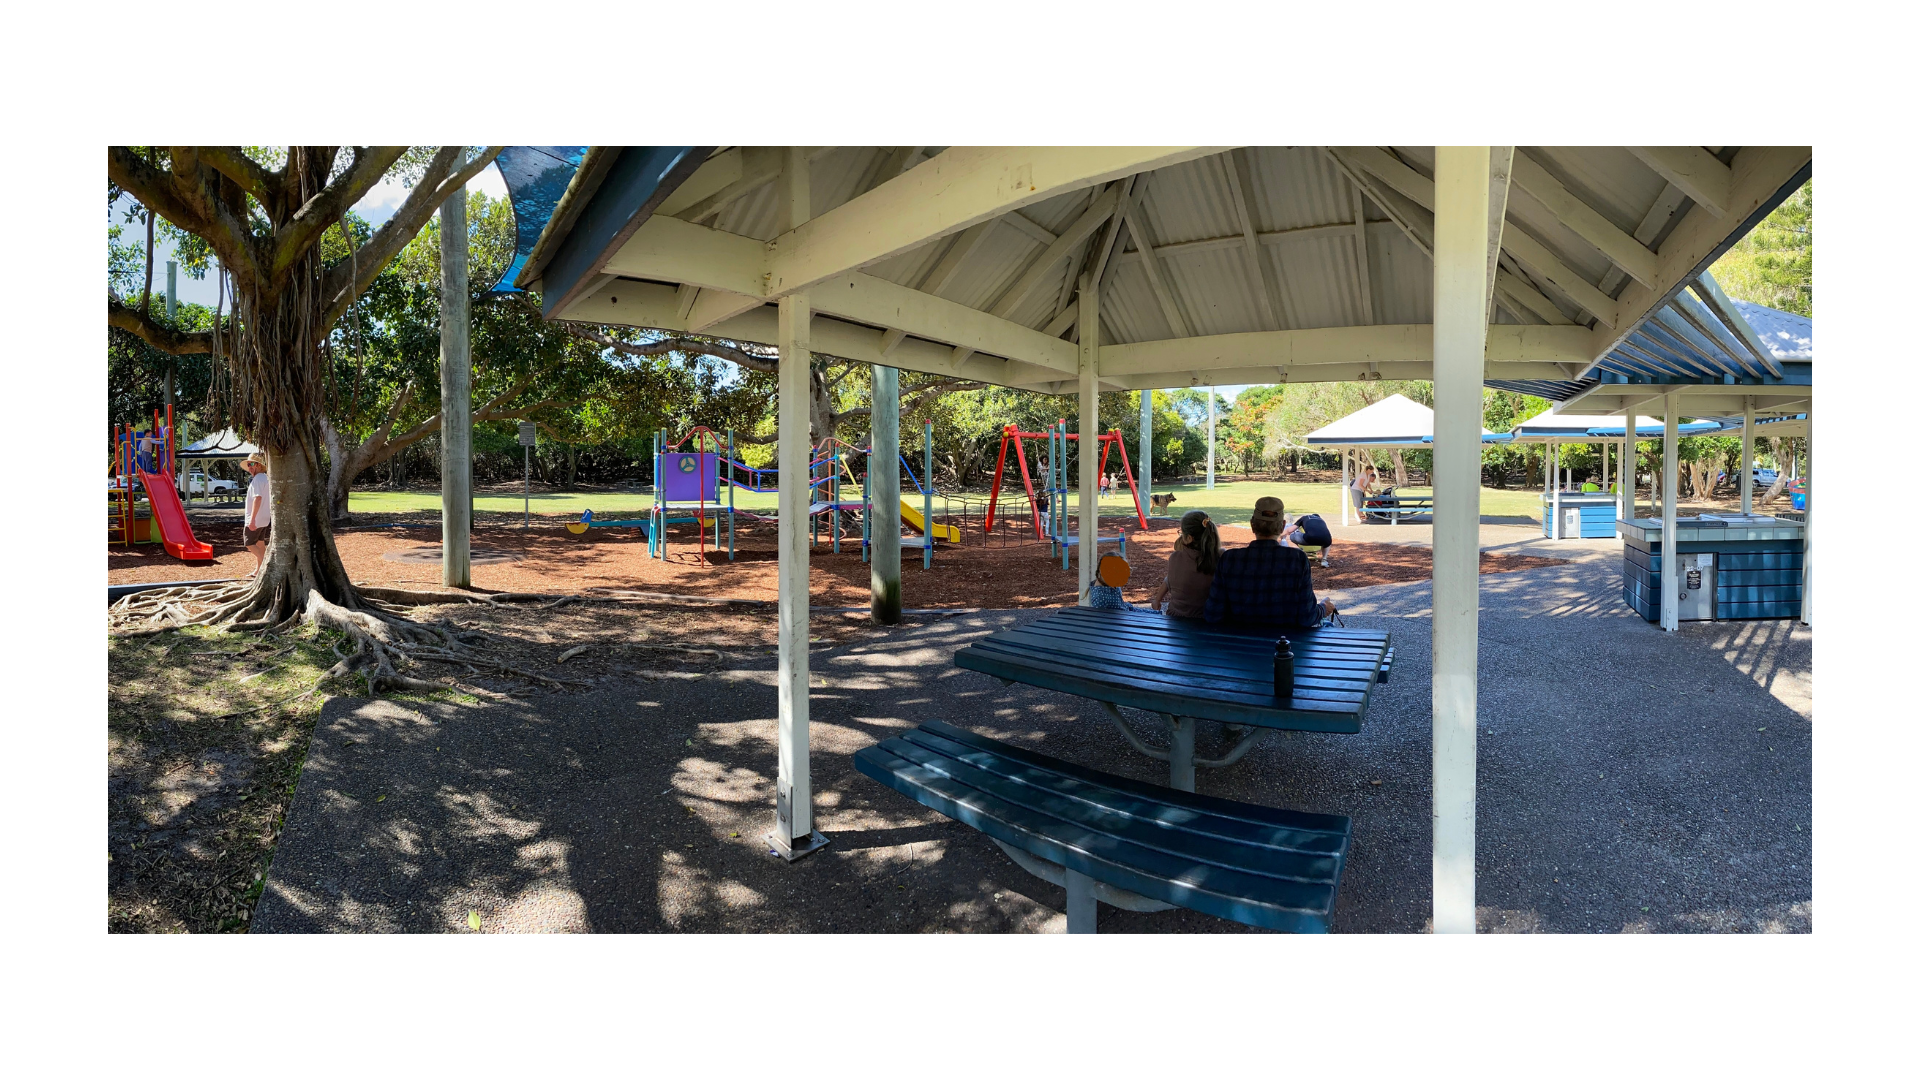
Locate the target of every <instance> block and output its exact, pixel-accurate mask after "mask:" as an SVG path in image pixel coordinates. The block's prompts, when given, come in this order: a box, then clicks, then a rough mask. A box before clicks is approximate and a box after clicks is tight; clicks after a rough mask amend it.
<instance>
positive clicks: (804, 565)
mask: <svg viewBox="0 0 1920 1080" xmlns="http://www.w3.org/2000/svg"><path fill="white" fill-rule="evenodd" d="M784 156H785V161H784V162H783V168H782V171H781V174H780V180H779V183H778V185H777V188H778V193H777V194H778V198H779V203H780V217H781V218H782V219H783V224H784V225H785V227H786V228H787V229H789V230H791V229H793V228H796V227H797V226H799V225H800V224H802V223H803V222H805V221H806V219H807V217H808V215H809V214H810V212H811V203H812V196H811V194H810V185H809V172H808V163H807V156H806V150H805V148H804V147H798V146H792V147H787V148H785V151H784ZM812 325H813V301H812V298H811V297H809V296H808V295H806V294H805V293H789V294H788V295H786V296H783V297H781V298H780V328H779V349H780V372H779V418H778V419H779V431H778V434H777V438H778V440H779V451H778V453H779V463H780V474H779V475H780V525H779V537H780V551H779V558H780V572H779V591H780V610H779V639H780V646H779V647H780V666H779V673H778V675H777V676H776V683H777V686H778V689H779V701H780V705H779V708H780V713H779V741H780V771H779V775H778V777H777V780H776V786H775V789H774V824H773V832H772V833H770V834H768V836H767V840H768V842H769V843H770V844H772V845H773V849H774V850H775V851H777V852H779V853H780V855H781V857H782V858H784V859H786V860H787V861H788V862H792V861H793V860H795V859H798V858H801V857H802V856H805V855H810V854H812V853H813V852H815V851H818V850H819V849H821V848H823V847H825V846H826V845H827V838H826V837H824V836H822V835H820V833H819V832H817V831H816V830H815V829H814V827H813V776H812V772H811V761H810V760H809V754H810V749H811V739H810V737H809V733H808V729H807V728H808V708H807V707H808V704H809V702H808V697H807V688H808V685H809V683H810V681H811V679H812V676H811V673H810V666H809V664H808V657H807V615H808V603H809V601H810V596H809V593H808V588H807V584H808V552H807V503H808V501H809V499H810V498H811V496H812V489H811V488H810V487H809V486H808V482H807V481H808V479H809V475H808V469H807V463H808V459H809V458H810V457H811V455H812V450H813V429H812V419H811V417H810V415H809V410H808V408H807V406H808V400H809V398H808V395H809V393H810V390H811V387H810V382H811V379H810V377H809V376H810V374H811V368H812V363H813V335H812Z"/></svg>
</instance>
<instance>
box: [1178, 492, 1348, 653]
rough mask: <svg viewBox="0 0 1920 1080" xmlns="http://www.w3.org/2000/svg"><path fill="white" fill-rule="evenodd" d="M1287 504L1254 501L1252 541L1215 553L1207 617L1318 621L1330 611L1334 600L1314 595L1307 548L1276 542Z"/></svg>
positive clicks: (1262, 622)
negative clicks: (1217, 563)
mask: <svg viewBox="0 0 1920 1080" xmlns="http://www.w3.org/2000/svg"><path fill="white" fill-rule="evenodd" d="M1286 514H1287V507H1286V504H1285V503H1283V502H1281V501H1280V500H1279V499H1276V498H1274V497H1272V496H1271V495H1269V496H1266V497H1264V498H1262V499H1260V500H1259V501H1257V502H1255V503H1254V504H1253V518H1252V520H1250V521H1248V522H1247V526H1248V527H1249V528H1251V529H1252V530H1253V543H1251V544H1248V545H1247V546H1246V547H1243V548H1234V549H1232V550H1230V551H1223V552H1221V553H1220V568H1219V569H1218V570H1216V571H1215V572H1214V575H1213V587H1212V589H1211V590H1210V591H1209V592H1208V593H1207V610H1206V620H1207V621H1208V622H1210V623H1232V624H1241V625H1252V626H1262V627H1266V626H1283V627H1284V626H1298V627H1313V626H1318V625H1320V622H1321V620H1322V619H1323V618H1325V617H1327V616H1329V615H1332V614H1333V613H1334V607H1333V601H1331V600H1328V601H1325V602H1324V603H1323V602H1321V601H1318V600H1315V599H1314V596H1313V574H1312V572H1311V571H1309V570H1308V569H1307V555H1306V552H1304V551H1301V550H1300V549H1299V548H1297V547H1293V546H1292V545H1290V544H1282V543H1281V542H1280V530H1281V528H1282V527H1283V526H1284V525H1285V524H1286Z"/></svg>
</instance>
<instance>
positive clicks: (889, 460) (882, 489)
mask: <svg viewBox="0 0 1920 1080" xmlns="http://www.w3.org/2000/svg"><path fill="white" fill-rule="evenodd" d="M872 372H873V427H872V429H871V430H872V434H873V438H872V441H871V443H870V445H869V446H868V447H867V449H868V456H867V485H866V487H867V502H868V504H869V505H870V506H871V507H872V509H871V511H870V512H869V513H868V518H869V520H870V523H871V527H870V528H869V529H868V530H867V531H868V533H869V535H870V536H871V537H872V541H871V543H872V545H873V546H872V547H871V548H870V549H869V550H871V551H872V553H873V563H872V564H871V565H872V571H871V577H872V582H873V610H872V616H873V621H874V622H875V623H878V624H880V625H882V626H891V625H893V624H894V623H897V622H899V621H900V535H901V533H900V372H899V371H898V370H897V369H895V368H890V367H875V368H873V369H872ZM925 524H927V525H928V527H929V528H931V527H932V523H931V522H927V523H925Z"/></svg>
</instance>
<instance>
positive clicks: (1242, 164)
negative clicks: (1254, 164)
mask: <svg viewBox="0 0 1920 1080" xmlns="http://www.w3.org/2000/svg"><path fill="white" fill-rule="evenodd" d="M1248 153H1249V151H1246V150H1229V151H1227V193H1228V194H1229V195H1230V196H1231V197H1232V200H1233V214H1234V217H1235V218H1236V219H1237V220H1238V221H1239V222H1240V235H1241V237H1242V238H1243V239H1244V243H1243V245H1242V247H1241V249H1240V251H1241V255H1242V258H1243V259H1244V260H1245V262H1246V264H1247V277H1248V279H1249V280H1250V281H1251V282H1252V283H1253V286H1254V299H1255V301H1256V302H1257V303H1258V305H1259V308H1260V314H1261V315H1262V316H1263V319H1262V322H1263V323H1264V324H1265V326H1266V328H1267V329H1269V330H1284V329H1286V325H1285V324H1283V323H1282V322H1281V321H1280V304H1279V301H1278V300H1277V299H1275V298H1276V296H1277V295H1278V294H1277V293H1276V292H1275V291H1274V288H1273V282H1272V280H1270V278H1269V277H1268V274H1267V267H1266V259H1265V257H1264V256H1262V255H1261V254H1260V234H1259V232H1258V231H1257V230H1255V229H1254V227H1253V210H1252V206H1251V202H1252V199H1253V171H1252V169H1251V167H1249V166H1248V164H1247V154H1248ZM1134 243H1135V244H1138V245H1139V246H1140V248H1141V250H1142V252H1143V253H1144V251H1145V250H1146V245H1145V244H1142V243H1140V234H1139V233H1138V232H1137V231H1136V232H1135V233H1134Z"/></svg>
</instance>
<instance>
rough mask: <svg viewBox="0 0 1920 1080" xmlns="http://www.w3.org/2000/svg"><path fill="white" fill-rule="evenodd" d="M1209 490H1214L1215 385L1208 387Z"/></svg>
mask: <svg viewBox="0 0 1920 1080" xmlns="http://www.w3.org/2000/svg"><path fill="white" fill-rule="evenodd" d="M1207 490H1208V491H1212V490H1213V387H1211V386H1209V387H1207Z"/></svg>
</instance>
